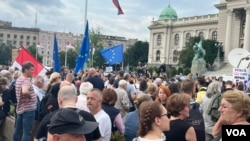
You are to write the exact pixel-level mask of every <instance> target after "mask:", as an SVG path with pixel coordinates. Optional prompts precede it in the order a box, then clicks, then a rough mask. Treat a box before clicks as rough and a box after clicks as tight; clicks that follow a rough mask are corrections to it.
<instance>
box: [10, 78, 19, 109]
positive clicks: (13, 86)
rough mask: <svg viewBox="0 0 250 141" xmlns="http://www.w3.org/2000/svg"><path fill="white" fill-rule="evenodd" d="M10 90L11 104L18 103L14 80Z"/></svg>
mask: <svg viewBox="0 0 250 141" xmlns="http://www.w3.org/2000/svg"><path fill="white" fill-rule="evenodd" d="M9 90H10V102H11V104H13V105H15V106H16V104H17V99H16V82H13V83H12V84H11V86H10V88H9Z"/></svg>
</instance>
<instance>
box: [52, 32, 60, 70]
mask: <svg viewBox="0 0 250 141" xmlns="http://www.w3.org/2000/svg"><path fill="white" fill-rule="evenodd" d="M53 61H54V72H60V69H61V64H60V55H59V53H58V44H57V40H56V34H54V48H53Z"/></svg>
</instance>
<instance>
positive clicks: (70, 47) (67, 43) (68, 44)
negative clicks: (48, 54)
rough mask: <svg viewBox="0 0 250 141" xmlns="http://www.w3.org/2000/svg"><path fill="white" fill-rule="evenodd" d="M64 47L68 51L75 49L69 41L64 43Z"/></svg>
mask: <svg viewBox="0 0 250 141" xmlns="http://www.w3.org/2000/svg"><path fill="white" fill-rule="evenodd" d="M66 47H67V48H69V49H75V47H74V45H73V44H72V43H71V42H70V41H67V42H66Z"/></svg>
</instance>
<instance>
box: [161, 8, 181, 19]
mask: <svg viewBox="0 0 250 141" xmlns="http://www.w3.org/2000/svg"><path fill="white" fill-rule="evenodd" d="M177 18H178V16H177V13H176V11H175V10H174V9H173V8H172V7H171V6H170V5H168V7H166V8H165V9H164V10H163V11H162V12H161V15H160V16H159V20H167V19H177Z"/></svg>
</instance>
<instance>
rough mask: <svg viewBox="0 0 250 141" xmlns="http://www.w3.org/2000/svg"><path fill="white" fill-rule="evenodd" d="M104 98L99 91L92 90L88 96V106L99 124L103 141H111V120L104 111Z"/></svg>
mask: <svg viewBox="0 0 250 141" xmlns="http://www.w3.org/2000/svg"><path fill="white" fill-rule="evenodd" d="M102 101H103V96H102V92H101V91H100V90H99V89H95V88H94V89H92V90H90V91H89V92H88V94H87V106H88V108H89V110H90V113H91V114H92V115H94V117H95V119H96V121H97V122H98V123H99V130H100V133H101V136H102V141H110V138H111V120H110V118H109V116H108V114H107V113H106V112H105V111H104V110H103V109H102Z"/></svg>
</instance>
